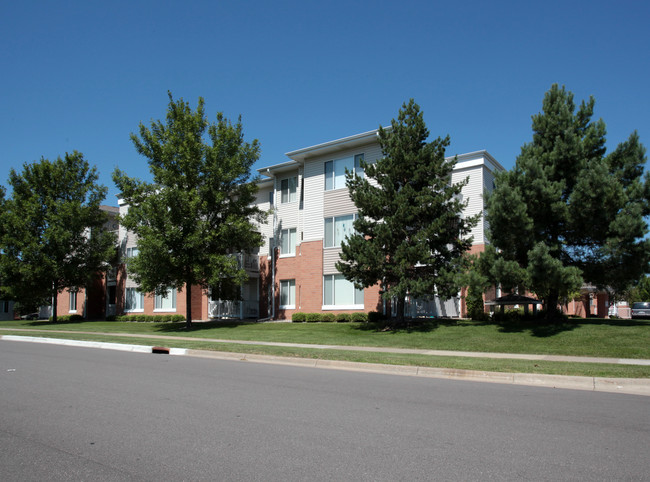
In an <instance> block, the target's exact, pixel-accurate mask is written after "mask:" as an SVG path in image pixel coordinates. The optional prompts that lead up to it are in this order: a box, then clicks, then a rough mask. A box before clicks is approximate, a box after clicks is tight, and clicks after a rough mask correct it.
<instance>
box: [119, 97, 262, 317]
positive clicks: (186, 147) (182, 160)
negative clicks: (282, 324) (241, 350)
mask: <svg viewBox="0 0 650 482" xmlns="http://www.w3.org/2000/svg"><path fill="white" fill-rule="evenodd" d="M139 134H140V135H139V137H138V136H137V135H135V134H131V140H132V141H133V144H134V145H135V147H136V150H137V151H138V153H139V154H141V155H143V156H144V157H146V158H147V159H148V163H149V168H150V170H151V173H152V174H153V183H152V184H146V183H144V182H142V181H139V180H137V179H133V178H129V177H127V176H126V174H125V173H123V172H121V171H119V170H116V171H115V172H114V174H113V180H114V181H115V184H116V185H117V187H118V188H119V189H120V190H121V191H122V196H123V198H124V199H125V201H126V202H127V203H128V204H129V206H130V208H129V211H128V214H127V215H126V216H124V217H123V218H122V223H123V225H124V226H125V227H126V228H128V229H129V230H130V231H132V232H133V233H135V234H136V235H137V236H138V249H139V255H138V256H137V257H135V258H134V259H133V260H130V261H129V266H128V269H129V272H130V274H131V275H132V277H133V279H134V280H135V281H136V282H137V283H138V284H139V285H140V287H141V288H142V290H143V291H145V292H156V293H157V294H164V293H166V292H167V291H168V290H169V289H170V288H176V289H177V290H179V292H180V291H181V290H185V295H186V299H187V300H188V302H187V303H186V306H187V308H186V309H187V313H186V314H187V316H186V320H187V325H188V327H189V326H190V325H191V322H192V313H191V303H190V302H189V300H190V299H191V289H192V286H193V285H198V286H200V287H201V288H202V289H204V290H207V289H208V288H210V287H214V288H215V289H219V290H220V292H223V293H238V287H239V286H240V284H241V283H243V282H244V281H246V279H247V275H246V271H245V269H244V268H242V267H240V266H239V264H238V260H237V257H236V256H235V255H236V254H237V253H239V252H243V251H249V250H252V249H253V248H256V247H258V246H260V245H261V244H262V237H261V235H260V234H259V233H258V232H257V230H256V228H255V226H254V225H253V221H254V220H258V221H260V222H263V219H262V217H261V212H260V211H259V209H258V208H257V207H254V200H255V193H256V191H257V185H256V184H255V182H251V179H250V170H251V167H252V165H253V163H254V162H255V161H256V160H257V159H258V157H259V151H260V148H259V145H258V142H257V140H254V141H253V142H252V143H250V144H249V143H247V142H244V135H243V128H242V124H241V119H240V120H239V121H238V122H237V123H236V124H234V125H233V124H231V123H230V122H229V121H228V120H226V119H225V118H224V117H223V115H222V114H221V113H218V114H217V122H216V123H209V122H208V120H207V118H206V116H205V113H204V109H203V99H202V98H199V103H198V107H197V109H196V111H192V109H191V108H190V106H189V104H188V103H186V102H184V101H183V100H182V99H180V100H178V101H175V100H174V99H173V98H172V95H171V93H170V94H169V107H168V111H167V118H166V121H165V122H164V123H163V122H161V121H152V123H151V127H150V128H147V127H145V126H144V125H143V124H140V130H139Z"/></svg>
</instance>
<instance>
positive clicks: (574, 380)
mask: <svg viewBox="0 0 650 482" xmlns="http://www.w3.org/2000/svg"><path fill="white" fill-rule="evenodd" d="M0 339H2V340H7V341H22V342H30V343H47V344H53V345H64V346H76V347H86V348H100V349H106V350H119V351H127V352H133V353H165V354H169V355H180V356H192V357H197V358H212V359H216V360H229V361H245V362H253V363H267V364H274V365H289V366H299V367H309V368H324V369H329V370H350V371H358V372H366V373H381V374H387V375H403V376H417V377H426V378H441V379H446V380H467V381H474V382H488V383H501V384H507V385H525V386H534V387H546V388H563V389H571V390H587V391H594V392H609V393H624V394H631V395H643V396H650V379H645V378H600V377H577V376H564V375H543V374H534V373H502V372H487V371H474V370H460V369H453V368H433V367H417V366H408V365H384V364H380V363H360V362H349V361H339V360H318V359H312V358H292V357H280V356H272V355H254V354H246V353H232V352H216V351H208V350H192V349H186V348H167V347H159V346H155V347H154V346H145V345H126V344H120V343H105V342H95V341H82V340H65V339H61V338H38V337H35V336H16V335H3V336H0Z"/></svg>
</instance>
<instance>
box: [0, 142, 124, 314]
mask: <svg viewBox="0 0 650 482" xmlns="http://www.w3.org/2000/svg"><path fill="white" fill-rule="evenodd" d="M97 179H98V176H97V171H96V169H95V168H94V167H93V168H91V167H90V166H89V164H88V162H87V161H86V160H84V158H83V155H82V154H81V153H79V152H76V151H75V152H73V153H72V154H67V153H66V155H65V158H64V159H61V158H58V159H57V160H56V161H54V162H51V161H49V160H47V159H41V160H40V162H35V163H32V164H28V163H25V164H24V165H23V171H22V172H21V173H17V172H16V171H15V170H13V169H12V170H11V171H10V173H9V185H10V186H11V187H12V191H13V192H12V195H11V197H10V198H9V199H7V200H6V201H5V202H4V203H3V207H2V210H1V211H0V226H2V228H0V250H1V252H2V255H0V279H1V280H2V290H3V292H4V295H5V296H7V297H9V298H10V299H14V300H16V301H17V302H19V303H20V304H22V305H24V306H32V305H34V302H35V301H36V302H48V300H50V299H53V300H54V301H53V312H52V317H53V320H54V322H56V320H57V294H58V293H61V292H62V291H63V290H64V289H65V288H70V289H72V288H81V287H84V286H86V285H87V284H88V282H89V281H91V279H92V278H93V276H96V275H97V274H98V273H99V272H101V271H106V270H107V269H108V268H109V267H110V264H109V263H110V261H111V260H112V258H113V257H114V255H115V245H116V240H115V236H114V234H113V233H111V232H109V231H106V230H104V229H103V225H104V223H105V222H106V221H107V217H106V213H104V212H103V211H101V210H100V208H99V206H100V204H101V202H102V201H103V200H104V198H105V197H106V192H107V189H106V187H104V186H101V185H98V184H97Z"/></svg>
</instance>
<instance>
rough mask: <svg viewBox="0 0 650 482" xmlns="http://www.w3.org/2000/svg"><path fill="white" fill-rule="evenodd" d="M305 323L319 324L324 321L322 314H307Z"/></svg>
mask: <svg viewBox="0 0 650 482" xmlns="http://www.w3.org/2000/svg"><path fill="white" fill-rule="evenodd" d="M305 321H306V322H307V323H317V322H319V321H322V317H321V314H320V313H307V316H306V317H305Z"/></svg>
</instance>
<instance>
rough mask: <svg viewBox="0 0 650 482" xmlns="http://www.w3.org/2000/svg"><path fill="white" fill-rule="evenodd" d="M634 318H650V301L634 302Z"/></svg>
mask: <svg viewBox="0 0 650 482" xmlns="http://www.w3.org/2000/svg"><path fill="white" fill-rule="evenodd" d="M632 318H650V301H637V302H635V303H632Z"/></svg>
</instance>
